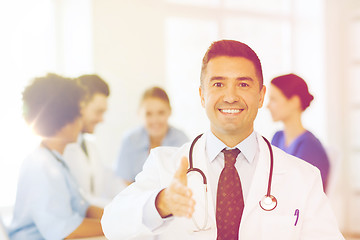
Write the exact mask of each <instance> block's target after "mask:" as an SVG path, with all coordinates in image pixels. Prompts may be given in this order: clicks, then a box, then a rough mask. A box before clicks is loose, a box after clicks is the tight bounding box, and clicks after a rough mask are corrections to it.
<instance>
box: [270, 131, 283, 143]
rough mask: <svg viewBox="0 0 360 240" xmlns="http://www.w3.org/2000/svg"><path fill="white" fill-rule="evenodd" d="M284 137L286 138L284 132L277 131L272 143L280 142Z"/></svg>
mask: <svg viewBox="0 0 360 240" xmlns="http://www.w3.org/2000/svg"><path fill="white" fill-rule="evenodd" d="M283 137H284V131H277V132H276V133H275V134H274V136H273V138H272V142H273V141H278V140H279V139H281V138H283Z"/></svg>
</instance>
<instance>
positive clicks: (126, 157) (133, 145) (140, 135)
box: [115, 126, 189, 182]
mask: <svg viewBox="0 0 360 240" xmlns="http://www.w3.org/2000/svg"><path fill="white" fill-rule="evenodd" d="M188 141H189V138H188V137H187V136H186V135H185V133H183V132H182V131H180V130H178V129H176V128H174V127H171V126H169V130H168V132H167V134H166V136H165V138H164V140H163V142H162V143H161V146H170V147H180V146H181V145H183V144H184V143H186V142H188ZM149 148H150V139H149V135H148V133H147V131H146V129H145V127H143V126H141V127H138V128H135V129H133V130H131V131H129V132H127V133H126V134H125V135H124V138H123V140H122V144H121V147H120V151H119V155H118V158H117V160H116V162H115V172H116V174H117V175H118V176H120V177H121V178H122V179H125V180H127V181H129V182H133V181H134V180H135V176H136V175H137V174H138V173H139V172H141V170H142V167H143V165H144V163H145V160H146V159H147V157H148V155H149Z"/></svg>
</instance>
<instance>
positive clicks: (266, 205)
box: [259, 195, 277, 211]
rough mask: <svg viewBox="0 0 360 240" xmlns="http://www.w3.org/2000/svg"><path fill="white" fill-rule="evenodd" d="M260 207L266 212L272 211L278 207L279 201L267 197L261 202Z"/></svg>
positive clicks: (271, 196) (272, 197)
mask: <svg viewBox="0 0 360 240" xmlns="http://www.w3.org/2000/svg"><path fill="white" fill-rule="evenodd" d="M259 204H260V207H261V208H262V209H263V210H265V211H272V210H274V209H275V208H276V206H277V200H276V198H275V197H274V196H273V195H270V196H268V195H265V196H264V197H263V198H262V199H261V200H260V202H259Z"/></svg>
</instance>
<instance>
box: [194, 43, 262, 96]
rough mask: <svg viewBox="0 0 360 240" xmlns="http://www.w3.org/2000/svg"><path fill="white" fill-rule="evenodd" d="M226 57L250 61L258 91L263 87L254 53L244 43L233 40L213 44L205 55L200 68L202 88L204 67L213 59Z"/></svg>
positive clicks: (260, 69)
mask: <svg viewBox="0 0 360 240" xmlns="http://www.w3.org/2000/svg"><path fill="white" fill-rule="evenodd" d="M220 56H227V57H243V58H246V59H248V60H250V61H251V62H252V63H253V64H254V66H255V70H256V74H257V76H258V78H259V85H260V89H261V88H262V86H263V73H262V68H261V62H260V59H259V58H258V56H257V55H256V53H255V52H254V51H253V50H252V49H251V48H250V47H249V46H248V45H246V44H245V43H242V42H238V41H234V40H220V41H217V42H213V43H212V44H211V46H210V47H209V48H208V50H207V51H206V53H205V56H204V58H203V61H202V66H201V76H200V83H201V86H202V83H203V78H204V76H205V72H206V67H207V64H208V63H209V61H210V60H211V59H213V58H216V57H220Z"/></svg>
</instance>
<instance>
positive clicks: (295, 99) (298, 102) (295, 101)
mask: <svg viewBox="0 0 360 240" xmlns="http://www.w3.org/2000/svg"><path fill="white" fill-rule="evenodd" d="M289 102H290V103H291V104H292V105H293V106H294V107H295V108H297V109H299V110H300V111H302V106H301V100H300V97H299V96H298V95H294V96H292V97H291V98H290V99H289Z"/></svg>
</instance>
